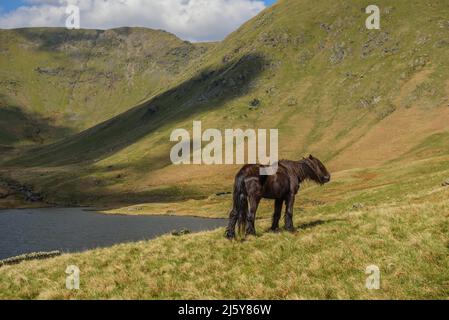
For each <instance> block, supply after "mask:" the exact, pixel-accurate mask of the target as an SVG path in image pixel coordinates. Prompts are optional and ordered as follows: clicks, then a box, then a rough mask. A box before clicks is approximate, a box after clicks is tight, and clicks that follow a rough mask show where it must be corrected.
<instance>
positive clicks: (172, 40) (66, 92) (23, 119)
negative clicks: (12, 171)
mask: <svg viewBox="0 0 449 320" xmlns="http://www.w3.org/2000/svg"><path fill="white" fill-rule="evenodd" d="M208 47H210V45H209V44H198V45H197V44H195V45H194V44H191V43H189V42H185V41H182V40H180V39H178V38H177V37H175V36H174V35H172V34H169V33H167V32H164V31H157V30H150V29H143V28H120V29H114V30H106V31H102V30H72V31H69V30H66V29H60V28H37V29H17V30H0V84H1V86H0V112H1V114H0V121H2V126H1V129H0V144H3V145H5V144H9V145H11V144H16V145H17V144H18V143H21V142H22V143H30V142H35V143H45V142H48V140H49V139H51V138H53V139H57V138H61V136H67V135H68V134H70V133H72V134H73V133H76V132H78V131H79V130H82V129H87V128H89V127H91V126H93V125H96V124H98V123H99V122H101V121H104V120H107V119H109V118H111V117H112V116H114V115H116V114H118V113H121V112H123V111H125V110H127V109H128V108H129V107H130V106H132V105H134V104H136V103H137V102H139V101H141V100H143V99H145V98H148V97H151V96H153V95H154V94H155V93H157V92H160V91H162V90H164V89H165V88H166V87H167V85H168V84H169V83H170V82H171V81H172V80H173V79H175V78H176V77H177V76H179V74H180V73H181V72H182V71H183V68H185V66H186V65H188V64H189V63H190V62H191V61H192V60H194V59H196V58H197V57H198V56H201V55H202V54H203V53H204V52H205V51H206V50H207V48H208Z"/></svg>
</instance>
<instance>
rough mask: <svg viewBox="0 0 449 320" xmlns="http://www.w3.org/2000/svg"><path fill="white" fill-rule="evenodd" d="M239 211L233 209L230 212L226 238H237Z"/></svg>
mask: <svg viewBox="0 0 449 320" xmlns="http://www.w3.org/2000/svg"><path fill="white" fill-rule="evenodd" d="M238 217H239V215H238V211H237V210H234V209H232V210H231V212H230V213H229V224H228V227H227V228H226V238H228V239H234V238H235V225H236V224H237V220H238Z"/></svg>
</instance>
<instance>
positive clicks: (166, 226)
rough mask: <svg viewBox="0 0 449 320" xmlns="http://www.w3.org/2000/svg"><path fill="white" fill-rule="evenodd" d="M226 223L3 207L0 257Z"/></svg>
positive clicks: (100, 244)
mask: <svg viewBox="0 0 449 320" xmlns="http://www.w3.org/2000/svg"><path fill="white" fill-rule="evenodd" d="M225 224H226V220H224V219H204V218H195V217H173V216H126V215H105V214H100V213H96V212H93V211H86V209H82V208H51V209H11V210H9V209H8V210H0V259H5V258H9V257H12V256H17V255H20V254H23V253H30V252H38V251H52V250H60V251H62V252H78V251H83V250H87V249H93V248H97V247H107V246H111V245H114V244H118V243H124V242H130V241H139V240H145V239H151V238H155V237H157V236H160V235H162V234H166V233H169V232H171V231H173V230H180V229H183V228H185V229H188V230H190V231H192V232H196V231H204V230H212V229H216V228H218V227H223V226H225Z"/></svg>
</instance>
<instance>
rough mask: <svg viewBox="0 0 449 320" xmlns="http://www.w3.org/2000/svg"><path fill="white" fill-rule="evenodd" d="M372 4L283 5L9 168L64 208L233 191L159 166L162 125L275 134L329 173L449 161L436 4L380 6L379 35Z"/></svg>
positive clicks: (441, 7)
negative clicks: (152, 90)
mask: <svg viewBox="0 0 449 320" xmlns="http://www.w3.org/2000/svg"><path fill="white" fill-rule="evenodd" d="M369 4H371V3H369V2H368V1H360V2H356V3H353V2H351V3H348V2H347V1H343V0H339V1H333V2H332V3H330V2H329V1H311V0H302V1H295V0H284V1H282V0H281V1H279V3H278V4H276V5H274V6H273V7H272V8H270V9H267V10H265V11H264V12H262V13H261V14H260V15H259V16H257V17H256V18H254V19H252V20H251V21H249V22H247V23H246V24H244V25H243V26H242V27H241V28H240V29H239V30H237V31H236V32H234V33H233V34H231V35H230V36H229V37H228V38H227V39H225V40H224V41H223V42H221V43H219V44H217V45H215V46H214V47H213V48H211V49H210V50H208V51H207V52H206V53H204V55H202V56H201V57H200V58H199V59H197V60H195V63H193V64H191V65H188V66H186V68H185V69H184V70H183V71H182V74H181V75H180V76H179V77H177V79H176V81H175V82H173V86H171V88H170V90H168V91H165V92H163V93H161V94H159V95H157V96H155V97H154V98H150V99H149V100H146V101H144V102H142V103H141V104H139V105H138V106H136V107H135V108H133V109H131V110H129V111H127V112H126V113H122V114H120V115H118V116H116V117H114V118H112V119H111V120H108V121H105V122H104V123H101V124H99V125H97V126H94V127H92V128H90V129H88V130H86V131H83V132H81V133H79V134H76V135H72V136H70V137H68V138H66V139H64V140H61V141H59V142H56V143H54V144H50V145H47V146H44V147H41V148H37V149H32V150H31V151H27V152H25V153H24V154H23V155H21V156H20V157H18V158H15V159H13V160H10V161H9V162H7V163H6V165H7V166H8V167H9V168H8V170H9V171H11V170H12V171H11V172H12V176H13V177H14V178H16V179H18V180H21V181H22V180H26V181H28V182H30V183H32V184H34V185H35V186H36V187H37V188H39V189H41V190H43V191H44V192H45V193H46V196H47V198H48V199H51V200H52V201H55V202H63V203H67V202H68V201H69V200H70V201H73V202H74V203H85V204H86V203H108V204H111V199H114V200H116V201H123V200H124V199H126V201H128V202H141V201H153V200H161V199H179V198H191V197H203V196H206V195H210V194H211V193H213V192H216V191H222V190H229V189H231V185H232V184H231V181H232V176H233V173H234V172H235V170H236V167H235V166H193V165H192V166H173V165H172V164H171V163H170V159H169V151H170V147H171V146H172V145H173V143H170V141H169V137H170V133H171V131H172V130H173V129H175V128H187V129H188V128H191V125H192V121H193V120H202V121H203V128H218V129H224V128H278V129H279V137H280V146H279V147H280V156H281V157H285V158H299V157H300V156H302V155H303V154H304V153H314V154H315V155H316V156H319V157H320V158H322V159H324V160H325V161H326V163H327V164H328V165H329V167H330V168H331V170H332V171H336V170H343V169H351V168H357V167H367V166H376V165H382V164H385V163H388V162H391V161H401V160H403V161H405V160H411V159H421V158H427V157H432V156H438V155H442V154H447V153H448V152H449V144H448V143H447V139H448V138H449V127H448V125H447V124H448V120H449V106H448V105H449V99H448V97H449V59H448V58H449V50H448V48H449V21H448V18H447V17H448V13H449V8H448V7H447V2H446V1H432V2H423V1H415V2H413V3H412V2H410V1H403V0H401V1H395V3H394V4H391V1H385V0H383V1H378V3H377V5H378V6H379V7H380V8H381V30H367V29H366V27H365V19H366V18H367V16H368V15H367V14H365V10H364V9H365V7H366V6H368V5H369ZM255 99H257V100H258V101H259V104H257V105H256V106H255V107H254V106H252V105H251V104H252V101H254V100H255ZM257 100H256V101H257ZM101 105H102V106H106V105H107V104H105V103H103V102H102V103H101ZM14 167H16V168H17V169H19V170H14V169H11V168H14Z"/></svg>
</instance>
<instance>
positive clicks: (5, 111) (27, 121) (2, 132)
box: [0, 95, 74, 152]
mask: <svg viewBox="0 0 449 320" xmlns="http://www.w3.org/2000/svg"><path fill="white" fill-rule="evenodd" d="M5 100H6V98H5V96H4V95H0V145H2V146H3V148H4V149H10V148H12V146H13V145H15V144H27V143H31V144H44V143H46V142H48V141H49V140H55V139H56V138H60V137H63V136H69V135H72V134H74V131H73V130H71V129H70V128H67V127H61V126H57V125H55V124H54V123H53V122H52V120H51V119H49V118H44V117H42V116H41V115H39V114H37V113H31V112H26V111H25V110H24V109H23V108H21V107H18V106H13V105H10V104H8V103H5V102H4V101H5ZM1 150H2V148H0V152H1Z"/></svg>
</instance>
